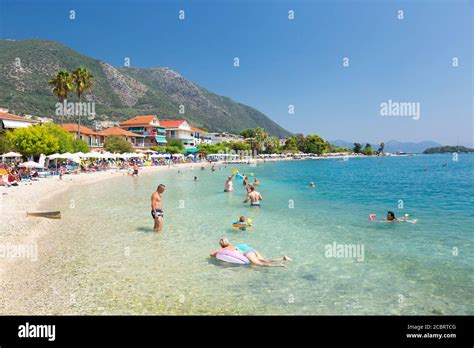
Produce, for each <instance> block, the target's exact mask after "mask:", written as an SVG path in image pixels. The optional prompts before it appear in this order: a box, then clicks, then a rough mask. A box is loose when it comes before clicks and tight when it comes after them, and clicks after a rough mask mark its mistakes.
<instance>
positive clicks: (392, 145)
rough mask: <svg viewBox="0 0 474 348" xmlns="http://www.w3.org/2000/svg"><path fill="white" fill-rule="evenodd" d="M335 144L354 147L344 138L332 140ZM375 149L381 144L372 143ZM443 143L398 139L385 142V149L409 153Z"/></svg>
mask: <svg viewBox="0 0 474 348" xmlns="http://www.w3.org/2000/svg"><path fill="white" fill-rule="evenodd" d="M330 143H331V144H333V145H334V146H340V147H348V148H350V149H352V148H353V147H354V142H350V141H344V140H333V141H330ZM360 143H361V144H362V146H365V144H366V142H360ZM370 145H372V148H373V149H374V150H377V149H378V148H379V146H380V144H370ZM439 146H442V145H441V144H438V143H435V142H434V141H422V142H420V143H411V142H400V141H397V140H390V141H388V142H386V143H385V147H384V151H385V152H390V153H396V152H408V153H422V152H423V151H425V150H426V149H428V148H430V147H439Z"/></svg>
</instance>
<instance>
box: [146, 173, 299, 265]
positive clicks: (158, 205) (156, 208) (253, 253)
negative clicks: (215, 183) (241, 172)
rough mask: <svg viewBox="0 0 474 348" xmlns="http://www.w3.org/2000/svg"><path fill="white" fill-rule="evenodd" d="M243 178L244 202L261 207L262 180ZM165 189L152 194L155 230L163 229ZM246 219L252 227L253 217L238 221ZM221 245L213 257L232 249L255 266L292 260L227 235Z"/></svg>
mask: <svg viewBox="0 0 474 348" xmlns="http://www.w3.org/2000/svg"><path fill="white" fill-rule="evenodd" d="M212 169H213V170H212V171H215V165H213V166H212ZM234 176H235V173H234V174H232V175H230V176H229V177H228V178H227V180H226V182H225V185H224V192H233V191H234V185H233V178H234ZM242 179H243V180H242V182H243V186H245V190H246V192H247V196H246V198H245V200H244V201H243V203H247V202H249V201H250V206H251V207H260V202H261V201H262V200H263V197H262V195H261V194H260V193H259V192H258V191H257V190H256V189H255V186H258V185H260V181H259V180H258V179H257V178H255V179H254V181H253V183H252V184H250V183H249V178H248V176H243V178H242ZM194 180H196V177H195V178H194ZM165 189H166V187H165V185H164V184H159V185H158V187H157V188H156V191H154V192H153V193H152V195H151V216H152V217H153V221H154V226H153V231H155V232H161V231H162V229H163V218H164V211H163V197H162V195H163V193H164V192H165ZM246 221H248V222H249V224H248V226H249V227H250V226H251V225H250V221H251V219H247V220H246V219H245V217H244V216H241V217H240V218H239V221H238V222H239V223H241V224H244V223H246ZM239 226H240V225H239ZM239 229H240V230H245V228H242V226H240V228H239ZM219 245H220V249H217V250H215V251H213V252H211V254H210V256H211V257H215V256H216V255H217V253H218V252H219V251H222V250H230V251H233V252H237V253H240V254H241V255H243V256H245V257H246V258H247V259H248V260H249V262H250V264H252V265H255V266H262V267H283V268H286V267H287V266H286V265H285V264H283V263H280V264H275V262H281V261H292V260H291V258H289V257H288V256H282V257H280V258H274V259H269V258H265V257H264V256H263V255H262V254H260V252H258V251H257V250H256V249H254V248H252V247H250V246H248V245H246V244H239V245H233V244H231V243H230V242H229V240H228V239H227V238H225V237H223V238H221V239H220V240H219Z"/></svg>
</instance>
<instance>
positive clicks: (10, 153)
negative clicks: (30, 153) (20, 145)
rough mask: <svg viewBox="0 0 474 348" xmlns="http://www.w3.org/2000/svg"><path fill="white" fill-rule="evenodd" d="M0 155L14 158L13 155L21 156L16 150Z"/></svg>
mask: <svg viewBox="0 0 474 348" xmlns="http://www.w3.org/2000/svg"><path fill="white" fill-rule="evenodd" d="M0 157H3V158H14V157H21V154H19V153H18V152H13V151H10V152H7V153H5V154H3V155H1V156H0Z"/></svg>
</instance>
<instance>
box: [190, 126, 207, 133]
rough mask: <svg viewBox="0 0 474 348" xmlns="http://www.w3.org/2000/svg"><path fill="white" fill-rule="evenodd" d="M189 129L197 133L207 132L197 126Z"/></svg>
mask: <svg viewBox="0 0 474 348" xmlns="http://www.w3.org/2000/svg"><path fill="white" fill-rule="evenodd" d="M191 130H193V131H195V132H198V133H204V134H207V132H206V131H203V130H202V129H199V128H197V127H191Z"/></svg>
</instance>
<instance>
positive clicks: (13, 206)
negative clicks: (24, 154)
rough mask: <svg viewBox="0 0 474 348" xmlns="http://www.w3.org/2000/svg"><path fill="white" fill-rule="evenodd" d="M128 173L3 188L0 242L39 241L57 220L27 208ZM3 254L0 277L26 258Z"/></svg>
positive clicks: (161, 168) (154, 169)
mask: <svg viewBox="0 0 474 348" xmlns="http://www.w3.org/2000/svg"><path fill="white" fill-rule="evenodd" d="M202 165H205V166H208V165H209V164H208V163H180V164H178V165H175V166H171V167H168V166H153V167H143V168H140V174H139V175H144V174H152V173H158V172H163V171H172V170H179V169H187V168H191V167H193V166H202ZM120 176H127V171H125V170H120V169H113V170H108V171H105V172H95V173H80V174H68V175H65V176H63V180H59V176H52V177H49V178H42V179H40V181H34V182H32V183H28V184H21V185H20V186H12V187H9V188H4V189H2V190H0V210H1V212H2V213H1V214H0V225H1V226H2V228H1V229H0V237H1V238H2V242H1V243H0V246H1V247H2V248H7V246H11V245H17V246H20V245H38V243H39V240H40V239H41V238H42V237H43V236H44V235H45V234H47V233H48V227H49V226H51V224H53V223H54V221H52V220H51V219H48V218H42V217H27V215H26V213H27V211H41V203H42V202H44V201H46V200H50V199H51V198H53V197H54V196H56V195H59V194H62V193H64V192H67V191H68V190H70V189H71V188H73V187H77V186H81V185H89V184H94V183H97V182H101V181H103V180H107V179H110V178H116V177H120ZM3 253H4V251H2V254H0V277H1V278H3V279H2V280H3V281H5V276H6V275H7V274H8V272H9V270H10V268H12V266H13V265H14V264H15V263H17V262H19V261H24V260H25V258H20V257H5V256H4V255H3Z"/></svg>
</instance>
